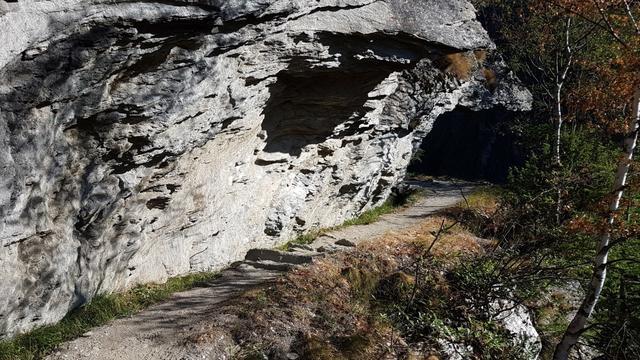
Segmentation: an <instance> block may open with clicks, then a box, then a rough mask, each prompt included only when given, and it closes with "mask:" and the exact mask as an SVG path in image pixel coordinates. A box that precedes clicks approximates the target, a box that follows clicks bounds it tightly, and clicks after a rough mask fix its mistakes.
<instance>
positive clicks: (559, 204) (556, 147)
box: [554, 66, 569, 225]
mask: <svg viewBox="0 0 640 360" xmlns="http://www.w3.org/2000/svg"><path fill="white" fill-rule="evenodd" d="M568 68H569V66H567V68H565V72H564V74H565V76H566V73H567V71H566V70H568ZM563 81H564V78H563ZM562 85H563V83H558V84H557V85H556V138H555V144H554V157H555V161H556V165H558V167H560V165H562V162H561V159H560V144H561V143H562V121H563V119H562ZM556 186H557V189H556V225H560V213H561V211H562V190H561V189H560V181H559V180H558V181H557V184H556Z"/></svg>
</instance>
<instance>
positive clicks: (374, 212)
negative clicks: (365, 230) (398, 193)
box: [342, 201, 398, 227]
mask: <svg viewBox="0 0 640 360" xmlns="http://www.w3.org/2000/svg"><path fill="white" fill-rule="evenodd" d="M396 208H398V206H396V205H394V204H393V203H392V202H391V201H386V202H385V203H384V204H382V205H380V206H378V207H376V208H373V209H371V210H368V211H365V212H364V213H362V214H361V215H360V216H358V217H357V218H354V219H351V220H347V221H345V222H344V223H343V224H342V226H343V227H344V226H353V225H368V224H372V223H374V222H376V221H378V220H380V217H381V216H382V215H385V214H389V213H392V212H393V211H394V210H395V209H396Z"/></svg>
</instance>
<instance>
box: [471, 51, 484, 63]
mask: <svg viewBox="0 0 640 360" xmlns="http://www.w3.org/2000/svg"><path fill="white" fill-rule="evenodd" d="M473 55H474V56H475V57H476V61H477V62H478V63H479V64H484V63H485V61H487V50H475V51H474V52H473Z"/></svg>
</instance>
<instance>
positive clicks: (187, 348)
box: [47, 181, 474, 360]
mask: <svg viewBox="0 0 640 360" xmlns="http://www.w3.org/2000/svg"><path fill="white" fill-rule="evenodd" d="M408 184H409V185H410V186H412V187H414V188H421V189H423V190H425V191H424V192H425V195H424V196H422V197H421V198H420V199H419V200H418V201H416V202H415V203H414V204H412V205H411V206H408V207H405V208H402V209H400V210H398V211H396V212H394V213H391V214H387V215H384V216H382V217H381V218H380V220H378V221H377V222H375V223H372V224H368V225H355V226H349V227H345V228H341V229H339V230H335V231H330V232H328V233H326V234H324V235H322V236H320V237H319V238H317V239H316V240H315V241H314V242H313V243H312V244H309V245H295V246H292V249H291V251H289V252H283V251H277V250H271V249H255V250H251V251H249V253H248V254H247V256H246V258H245V260H244V261H241V262H237V263H235V264H233V265H232V266H231V267H229V268H228V269H226V270H223V271H222V272H221V273H220V276H219V277H217V278H216V279H215V280H213V281H211V282H210V283H208V284H207V285H206V286H204V287H199V288H195V289H192V290H189V291H185V292H182V293H177V294H174V295H173V296H172V297H171V298H170V299H169V300H167V301H166V302H164V303H161V304H157V305H154V306H152V307H150V308H148V309H146V310H144V311H142V312H140V313H138V314H135V315H133V316H131V317H128V318H122V319H118V320H114V321H113V322H111V323H109V324H107V325H104V326H102V327H99V328H96V329H93V330H91V331H90V332H88V333H86V334H85V335H84V336H83V337H81V338H78V339H76V340H73V341H71V342H68V343H65V344H63V345H62V346H61V347H60V348H59V349H58V350H57V351H56V352H55V353H54V354H52V355H50V356H49V357H47V359H55V360H57V359H95V360H138V359H176V360H178V359H202V358H207V356H206V355H204V354H205V353H204V352H202V351H200V350H198V349H196V348H195V345H193V344H190V342H188V341H187V338H188V337H189V335H191V334H192V333H193V332H194V331H197V330H198V329H200V328H202V327H203V326H204V325H206V322H207V319H209V318H210V316H211V315H212V314H214V313H215V312H216V310H217V308H219V305H220V304H222V303H224V302H225V301H228V300H231V299H233V298H235V297H237V296H239V295H240V294H242V293H243V292H245V291H247V290H250V289H252V288H255V287H258V286H264V285H265V284H268V283H269V282H271V281H273V280H274V279H276V278H277V277H278V276H280V275H281V274H283V273H284V272H285V271H287V270H288V269H290V268H291V267H293V266H296V265H302V264H305V263H310V262H311V261H312V260H313V258H314V257H316V256H331V255H330V254H331V253H332V252H335V251H347V250H349V248H352V247H354V246H356V245H357V244H358V243H360V242H362V241H364V240H371V239H375V238H377V237H381V236H383V235H385V234H386V233H388V232H391V231H398V230H402V229H405V228H408V227H411V226H415V225H417V224H419V223H421V222H422V221H424V219H425V218H426V217H428V216H429V215H431V214H434V213H436V212H438V211H440V210H443V209H446V208H448V207H451V206H453V205H455V204H456V203H458V202H459V201H462V200H463V196H462V194H463V193H465V194H468V193H469V192H470V191H471V190H472V189H473V186H474V185H473V184H470V183H453V182H441V181H433V182H418V181H411V182H408Z"/></svg>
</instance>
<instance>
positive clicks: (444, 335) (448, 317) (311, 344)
mask: <svg viewBox="0 0 640 360" xmlns="http://www.w3.org/2000/svg"><path fill="white" fill-rule="evenodd" d="M494 193H495V191H494V190H493V189H489V188H487V189H485V191H482V192H481V193H478V194H474V195H472V196H470V197H468V198H467V199H466V202H465V203H463V204H461V205H460V207H459V208H458V209H457V210H454V211H452V214H456V215H457V214H460V213H462V212H465V211H468V212H479V213H486V212H490V211H495V208H496V206H497V201H498V200H497V198H496V197H495V196H494V195H493V194H494ZM466 203H469V204H477V205H474V206H477V207H474V208H470V207H467V205H466ZM456 215H451V214H443V215H441V216H434V217H430V218H427V219H425V221H424V222H422V223H421V224H420V225H419V226H417V227H414V228H410V229H406V230H404V231H402V232H398V233H391V234H388V235H386V236H384V237H383V238H380V239H377V240H373V241H370V242H368V243H366V244H363V245H359V246H358V247H357V248H356V249H355V250H354V251H353V252H347V253H341V254H336V255H335V256H331V257H327V258H323V259H321V260H318V261H316V262H314V263H313V264H312V265H310V266H308V267H304V268H298V269H295V270H293V271H292V272H290V273H288V274H287V275H286V276H284V277H283V278H281V279H279V280H278V281H277V282H276V284H274V285H272V286H268V287H265V288H262V289H257V290H253V291H250V292H249V293H247V294H245V295H244V296H243V297H242V298H240V299H238V300H237V301H234V302H232V303H230V304H227V305H226V306H224V307H222V308H221V309H219V312H218V314H216V315H214V316H213V317H212V319H211V322H210V326H209V328H208V329H205V330H203V331H202V332H200V333H197V334H194V335H193V336H192V341H193V342H194V343H195V344H203V343H207V344H209V343H211V342H216V341H220V340H219V339H227V341H230V342H231V343H233V344H234V346H232V348H235V349H236V351H235V353H234V356H235V358H237V359H262V358H270V359H279V358H295V357H296V356H297V357H298V358H300V359H382V358H409V359H426V358H429V359H439V358H443V357H442V356H443V354H442V348H443V346H445V347H446V346H447V344H451V345H452V346H453V344H456V345H457V346H460V348H462V349H467V347H468V348H469V349H470V350H469V351H470V352H471V354H469V356H473V357H477V358H482V359H520V358H526V355H527V353H526V351H523V348H522V346H521V345H522V344H520V343H519V342H518V341H517V340H515V339H513V336H512V335H510V334H509V333H508V332H507V331H506V330H505V328H504V327H503V325H501V324H500V322H498V321H496V319H495V317H494V316H493V315H495V311H492V306H491V304H493V303H494V301H495V300H497V299H512V300H514V301H517V302H518V303H520V302H522V301H526V300H529V299H531V298H532V297H531V295H532V294H536V293H538V292H539V290H538V289H539V287H541V286H544V285H545V283H544V282H536V283H534V282H517V281H516V279H517V275H519V274H521V273H522V272H525V271H526V267H527V265H525V264H522V265H517V266H516V265H515V264H508V263H507V262H506V261H511V260H512V259H513V258H512V257H510V256H506V255H507V253H506V252H503V251H502V250H501V249H499V248H498V247H497V244H496V242H494V241H490V240H483V239H479V238H477V237H476V236H475V235H473V234H472V233H471V232H470V231H469V230H468V229H467V228H466V227H464V226H463V225H461V224H460V223H459V222H458V219H457V218H456ZM443 344H444V345H443Z"/></svg>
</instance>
